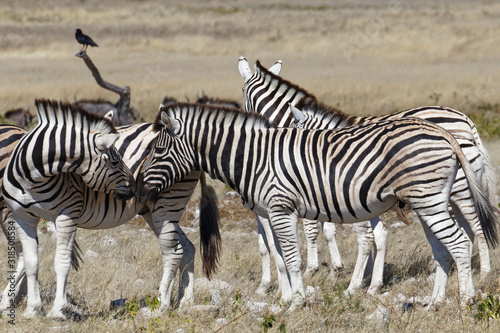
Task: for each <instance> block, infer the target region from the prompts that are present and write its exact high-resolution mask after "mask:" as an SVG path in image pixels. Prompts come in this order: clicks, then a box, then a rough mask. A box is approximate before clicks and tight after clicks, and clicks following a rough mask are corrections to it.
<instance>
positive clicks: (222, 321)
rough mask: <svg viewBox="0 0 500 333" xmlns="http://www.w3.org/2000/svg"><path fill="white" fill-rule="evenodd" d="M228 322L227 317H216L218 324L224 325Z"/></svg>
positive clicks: (216, 323)
mask: <svg viewBox="0 0 500 333" xmlns="http://www.w3.org/2000/svg"><path fill="white" fill-rule="evenodd" d="M226 324H227V319H226V318H217V319H215V325H217V326H219V327H220V326H223V325H226Z"/></svg>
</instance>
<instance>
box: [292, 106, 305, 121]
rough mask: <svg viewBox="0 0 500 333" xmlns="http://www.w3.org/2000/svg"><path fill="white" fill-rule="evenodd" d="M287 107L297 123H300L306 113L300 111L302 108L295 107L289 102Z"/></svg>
mask: <svg viewBox="0 0 500 333" xmlns="http://www.w3.org/2000/svg"><path fill="white" fill-rule="evenodd" d="M288 107H289V108H290V110H291V111H292V113H293V116H294V117H295V119H296V120H297V121H298V122H299V123H302V122H304V121H305V120H306V119H307V117H306V115H305V114H304V112H302V110H299V109H297V108H296V107H295V106H293V105H292V104H290V103H288Z"/></svg>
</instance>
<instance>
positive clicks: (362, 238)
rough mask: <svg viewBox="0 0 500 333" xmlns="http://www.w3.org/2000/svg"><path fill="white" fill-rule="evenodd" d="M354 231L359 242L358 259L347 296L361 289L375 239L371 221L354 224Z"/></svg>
mask: <svg viewBox="0 0 500 333" xmlns="http://www.w3.org/2000/svg"><path fill="white" fill-rule="evenodd" d="M352 229H353V231H354V233H355V234H356V239H357V241H358V258H357V259H356V265H355V266H354V272H353V273H352V278H351V282H350V283H349V287H347V290H346V291H345V293H346V294H354V293H355V292H356V291H358V290H359V289H360V288H361V285H362V284H363V275H364V272H365V268H366V264H367V263H368V258H369V257H370V252H371V249H372V247H373V242H374V238H375V236H374V235H373V230H372V226H371V224H370V222H369V221H365V222H358V223H353V225H352Z"/></svg>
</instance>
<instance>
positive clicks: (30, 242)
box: [14, 216, 42, 318]
mask: <svg viewBox="0 0 500 333" xmlns="http://www.w3.org/2000/svg"><path fill="white" fill-rule="evenodd" d="M14 221H15V222H16V224H17V228H16V231H17V235H18V237H19V239H20V241H21V246H22V252H21V253H22V255H21V256H22V257H23V258H24V266H25V271H26V279H27V287H28V297H27V301H26V310H25V312H24V317H25V318H32V317H34V316H35V315H36V314H37V313H38V311H39V310H40V309H41V307H42V299H41V297H40V284H39V282H38V239H37V234H36V228H37V225H38V219H32V220H29V221H22V220H20V219H19V218H18V217H16V216H14ZM21 256H20V257H21ZM20 260H21V259H20Z"/></svg>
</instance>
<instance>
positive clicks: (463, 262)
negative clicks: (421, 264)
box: [413, 206, 476, 307]
mask: <svg viewBox="0 0 500 333" xmlns="http://www.w3.org/2000/svg"><path fill="white" fill-rule="evenodd" d="M431 207H432V206H431ZM438 209H439V208H438V207H432V209H418V208H417V209H415V207H413V210H414V211H415V213H416V214H417V216H418V217H419V219H420V221H421V223H422V225H423V226H424V231H425V233H426V236H427V237H428V239H429V242H430V243H431V246H432V250H433V253H434V259H435V260H436V263H437V267H436V280H435V281H434V291H433V294H432V301H431V304H430V305H429V307H432V306H434V305H436V304H439V303H440V302H442V301H443V300H444V299H445V297H446V290H445V287H446V281H447V277H448V273H449V269H450V265H451V258H453V260H455V263H456V265H457V274H458V281H459V285H460V299H461V300H462V302H464V303H467V302H469V301H473V300H474V298H475V294H476V293H475V290H474V286H473V284H472V270H471V263H470V241H469V238H468V237H467V236H466V235H465V234H464V233H463V232H462V230H461V229H460V228H459V227H458V225H457V224H456V223H455V222H454V221H453V220H452V218H451V216H450V214H449V212H448V207H442V210H441V213H436V211H438ZM434 237H435V239H434ZM438 244H439V245H438ZM450 256H451V258H450Z"/></svg>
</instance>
